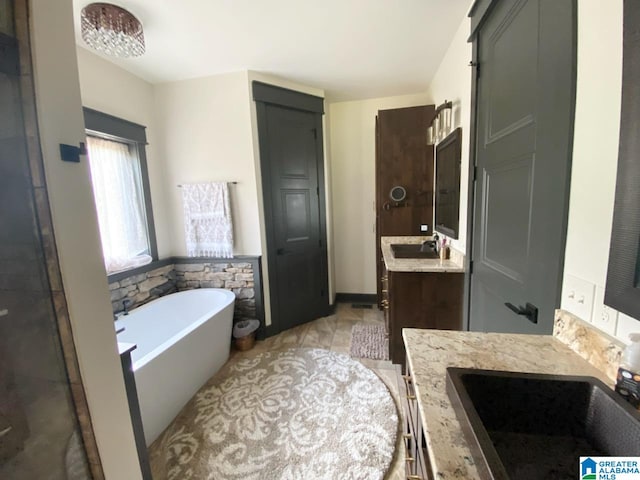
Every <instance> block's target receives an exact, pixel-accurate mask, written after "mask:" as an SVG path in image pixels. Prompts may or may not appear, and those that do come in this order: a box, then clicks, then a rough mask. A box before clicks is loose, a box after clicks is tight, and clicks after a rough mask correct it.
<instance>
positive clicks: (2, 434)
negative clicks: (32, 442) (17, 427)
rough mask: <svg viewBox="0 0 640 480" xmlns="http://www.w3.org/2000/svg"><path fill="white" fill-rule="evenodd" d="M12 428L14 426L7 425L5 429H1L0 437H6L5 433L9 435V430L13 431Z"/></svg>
mask: <svg viewBox="0 0 640 480" xmlns="http://www.w3.org/2000/svg"><path fill="white" fill-rule="evenodd" d="M11 430H13V427H7V428H5V429H4V430H2V431H0V438H2V437H4V436H5V435H8V434H9V432H11Z"/></svg>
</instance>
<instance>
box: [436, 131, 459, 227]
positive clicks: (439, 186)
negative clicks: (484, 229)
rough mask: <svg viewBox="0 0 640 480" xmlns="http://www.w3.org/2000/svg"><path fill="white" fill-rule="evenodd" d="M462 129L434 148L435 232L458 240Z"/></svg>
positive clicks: (452, 133)
mask: <svg viewBox="0 0 640 480" xmlns="http://www.w3.org/2000/svg"><path fill="white" fill-rule="evenodd" d="M461 149H462V129H461V128H456V129H455V130H454V131H453V132H451V134H449V135H448V136H447V137H446V138H445V139H444V140H442V141H441V142H440V143H439V144H438V146H437V147H436V186H435V192H436V198H435V202H436V218H435V230H436V232H439V233H442V234H444V235H447V236H448V237H451V238H458V230H459V218H460V161H461V157H462V155H461V154H462V152H461Z"/></svg>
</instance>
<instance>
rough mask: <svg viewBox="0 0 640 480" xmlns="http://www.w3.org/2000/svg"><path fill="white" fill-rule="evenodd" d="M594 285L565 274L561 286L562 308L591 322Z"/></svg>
mask: <svg viewBox="0 0 640 480" xmlns="http://www.w3.org/2000/svg"><path fill="white" fill-rule="evenodd" d="M595 287H596V286H595V285H594V284H593V283H591V282H588V281H586V280H583V279H582V278H578V277H575V276H573V275H570V274H567V275H565V276H564V283H563V286H562V304H561V306H562V309H563V310H567V311H569V312H571V313H573V314H574V315H575V316H576V317H578V318H581V319H582V320H584V321H586V322H591V313H592V311H593V296H594V293H595Z"/></svg>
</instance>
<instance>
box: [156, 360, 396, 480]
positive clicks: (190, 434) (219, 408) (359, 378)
mask: <svg viewBox="0 0 640 480" xmlns="http://www.w3.org/2000/svg"><path fill="white" fill-rule="evenodd" d="M397 433H398V415H397V411H396V406H395V403H394V401H393V398H392V397H391V394H390V393H389V390H388V389H387V387H386V385H385V384H384V383H383V382H382V380H380V378H378V376H377V375H376V374H375V373H373V372H372V371H371V370H369V369H368V368H366V367H365V366H363V365H362V364H361V363H359V362H357V361H355V360H352V359H351V358H349V357H348V356H346V355H343V354H339V353H335V352H331V351H328V350H321V349H307V348H295V349H290V350H284V351H277V352H267V353H262V354H258V355H256V356H255V357H253V358H248V359H243V360H239V361H237V362H231V363H230V364H229V365H228V366H226V367H225V368H224V369H223V370H221V371H220V372H219V373H218V374H216V375H215V376H214V377H213V378H212V379H211V380H209V382H208V383H207V384H206V385H205V386H204V387H202V388H201V389H200V391H199V392H198V393H197V394H196V396H195V397H194V398H193V399H192V400H191V401H190V402H189V403H188V404H187V405H186V406H185V408H184V409H183V410H182V412H181V413H180V414H179V415H178V417H177V418H176V419H175V420H174V421H173V423H172V424H171V425H170V426H169V427H168V428H167V430H166V431H165V432H164V433H163V435H162V436H161V437H160V438H159V439H158V440H157V441H156V442H154V444H153V445H152V447H151V456H152V459H153V460H152V463H153V465H152V466H153V471H154V480H189V479H192V480H200V479H203V480H204V479H207V480H214V479H215V480H240V479H242V480H258V479H259V480H271V479H273V480H276V479H278V480H301V479H308V480H323V479H326V480H334V479H342V480H352V479H353V480H356V479H363V480H364V479H367V480H375V479H382V478H384V476H385V474H386V472H387V470H388V469H389V466H390V465H391V461H392V459H393V454H394V450H395V445H396V437H397Z"/></svg>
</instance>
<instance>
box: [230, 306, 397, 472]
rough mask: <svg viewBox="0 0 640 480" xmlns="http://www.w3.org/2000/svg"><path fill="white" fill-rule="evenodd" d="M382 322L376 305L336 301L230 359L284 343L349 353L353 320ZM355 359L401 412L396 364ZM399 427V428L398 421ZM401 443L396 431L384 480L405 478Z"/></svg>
mask: <svg viewBox="0 0 640 480" xmlns="http://www.w3.org/2000/svg"><path fill="white" fill-rule="evenodd" d="M382 322H384V318H383V316H382V312H380V311H379V310H378V308H377V307H375V306H374V307H373V308H371V309H362V308H352V307H351V304H348V303H339V304H337V307H336V309H335V313H334V314H333V315H330V316H328V317H323V318H319V319H317V320H314V321H312V322H309V323H306V324H304V325H300V326H298V327H295V328H292V329H290V330H286V331H284V332H281V333H279V334H278V335H274V336H273V337H269V338H267V339H266V340H262V341H257V342H256V344H255V346H254V347H253V349H252V350H250V351H248V352H238V351H234V352H232V355H231V359H230V360H229V361H230V362H233V361H234V360H236V359H238V358H242V357H243V356H244V355H254V354H256V353H259V352H261V351H270V350H276V349H281V348H287V347H310V348H326V349H329V350H332V351H335V352H339V353H344V354H346V355H349V346H350V343H351V329H352V327H353V326H354V325H355V324H356V323H372V324H380V323H382ZM357 360H359V361H360V362H362V364H363V365H365V366H367V367H369V368H370V369H371V370H373V371H374V372H375V373H376V374H377V375H378V376H379V377H380V378H381V379H382V381H383V382H384V383H385V384H386V385H387V387H388V388H389V391H390V392H391V394H392V395H393V397H394V399H395V401H396V406H397V407H398V414H399V415H401V408H400V402H399V398H398V383H397V377H396V366H394V365H393V364H392V363H391V362H390V361H388V360H370V359H366V358H361V359H357ZM398 428H400V425H399V426H398ZM402 447H403V445H402V438H401V435H400V432H399V434H398V443H397V445H396V458H395V460H394V462H393V463H392V465H391V468H390V469H389V472H388V474H387V476H386V477H385V479H386V480H400V479H404V478H406V477H405V475H404V473H405V468H404V467H405V466H404V461H405V460H404V448H402Z"/></svg>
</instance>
